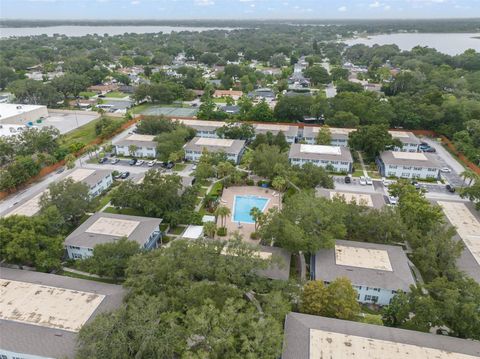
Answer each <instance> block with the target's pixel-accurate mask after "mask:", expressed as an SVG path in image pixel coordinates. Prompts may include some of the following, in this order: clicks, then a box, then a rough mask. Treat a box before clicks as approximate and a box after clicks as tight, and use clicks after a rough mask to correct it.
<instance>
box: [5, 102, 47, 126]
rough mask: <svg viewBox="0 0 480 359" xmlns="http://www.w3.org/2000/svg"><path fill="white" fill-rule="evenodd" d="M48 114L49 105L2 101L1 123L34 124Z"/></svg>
mask: <svg viewBox="0 0 480 359" xmlns="http://www.w3.org/2000/svg"><path fill="white" fill-rule="evenodd" d="M47 116H48V111H47V106H38V105H21V104H9V103H0V124H10V125H23V126H32V125H34V124H35V123H36V121H38V120H42V119H44V118H45V117H47Z"/></svg>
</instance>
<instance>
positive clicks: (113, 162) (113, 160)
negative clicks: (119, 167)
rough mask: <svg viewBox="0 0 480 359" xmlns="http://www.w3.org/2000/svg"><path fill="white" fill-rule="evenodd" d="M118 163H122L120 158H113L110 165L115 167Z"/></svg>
mask: <svg viewBox="0 0 480 359" xmlns="http://www.w3.org/2000/svg"><path fill="white" fill-rule="evenodd" d="M118 162H120V160H119V159H118V158H112V159H111V160H110V163H111V164H112V165H114V164H116V163H118Z"/></svg>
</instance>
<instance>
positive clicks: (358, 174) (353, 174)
mask: <svg viewBox="0 0 480 359" xmlns="http://www.w3.org/2000/svg"><path fill="white" fill-rule="evenodd" d="M352 176H353V177H362V176H363V171H362V170H361V169H356V170H355V172H353V173H352Z"/></svg>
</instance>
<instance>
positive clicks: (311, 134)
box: [302, 126, 355, 147]
mask: <svg viewBox="0 0 480 359" xmlns="http://www.w3.org/2000/svg"><path fill="white" fill-rule="evenodd" d="M321 128H322V127H318V126H305V127H304V128H303V135H302V139H303V142H305V143H306V144H309V145H314V144H316V143H317V136H318V132H319V131H320V129H321ZM329 130H330V134H331V137H332V141H331V142H330V145H332V146H344V147H347V146H348V135H349V133H350V132H353V131H355V129H353V128H336V127H330V128H329Z"/></svg>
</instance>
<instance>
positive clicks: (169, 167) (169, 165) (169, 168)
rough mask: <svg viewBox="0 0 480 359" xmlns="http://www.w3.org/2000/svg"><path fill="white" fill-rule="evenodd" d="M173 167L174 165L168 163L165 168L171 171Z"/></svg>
mask: <svg viewBox="0 0 480 359" xmlns="http://www.w3.org/2000/svg"><path fill="white" fill-rule="evenodd" d="M174 166H175V163H173V162H169V163H168V164H167V166H166V167H167V169H168V170H171V169H172V168H173V167H174Z"/></svg>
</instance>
